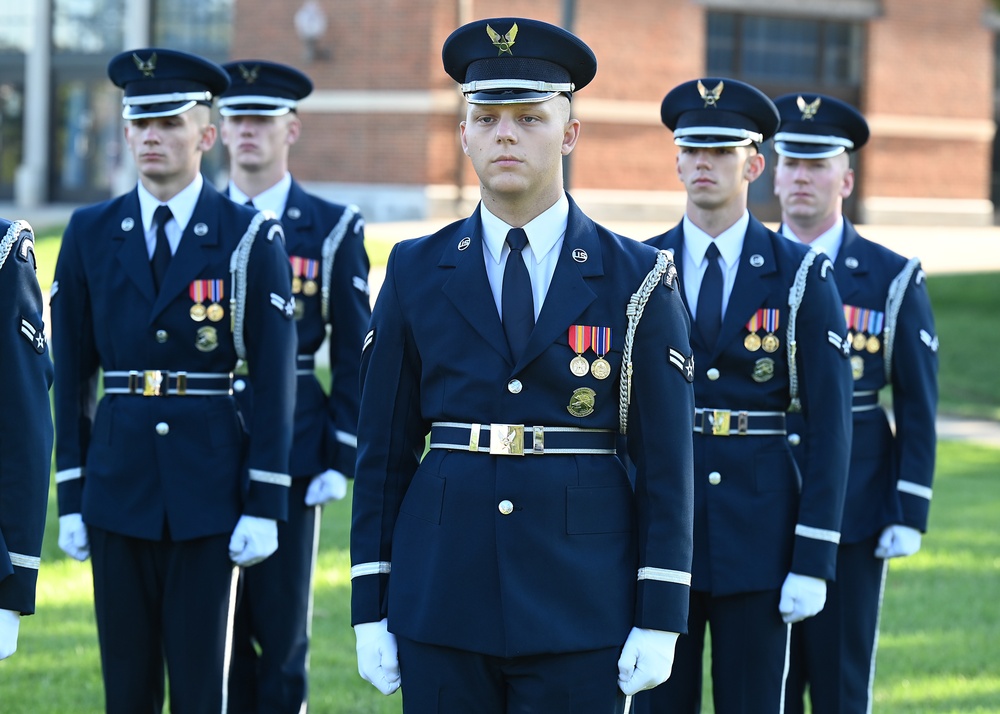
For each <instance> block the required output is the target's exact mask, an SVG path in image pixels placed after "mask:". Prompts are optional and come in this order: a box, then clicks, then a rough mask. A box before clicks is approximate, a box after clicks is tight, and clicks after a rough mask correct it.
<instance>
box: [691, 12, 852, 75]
mask: <svg viewBox="0 0 1000 714" xmlns="http://www.w3.org/2000/svg"><path fill="white" fill-rule="evenodd" d="M863 34H864V33H863V26H862V25H861V24H860V23H856V22H838V21H832V20H815V19H801V18H788V17H768V16H761V15H741V14H738V13H731V12H709V13H708V43H707V47H708V57H707V65H706V66H707V69H708V73H709V74H710V75H723V76H726V77H739V78H741V79H743V80H745V81H747V82H750V83H751V84H755V85H777V84H796V85H799V86H801V85H804V84H808V85H809V86H814V87H815V86H822V87H826V88H830V87H850V88H854V87H856V86H857V85H858V82H859V81H860V75H861V58H862V37H863Z"/></svg>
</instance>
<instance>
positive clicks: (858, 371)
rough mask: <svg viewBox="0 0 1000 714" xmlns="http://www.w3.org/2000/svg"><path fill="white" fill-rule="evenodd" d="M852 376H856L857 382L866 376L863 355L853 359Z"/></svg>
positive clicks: (854, 356)
mask: <svg viewBox="0 0 1000 714" xmlns="http://www.w3.org/2000/svg"><path fill="white" fill-rule="evenodd" d="M851 374H852V375H854V381H855V382H856V381H858V380H859V379H861V378H862V377H864V376H865V361H864V359H863V358H862V357H861V355H853V356H852V357H851Z"/></svg>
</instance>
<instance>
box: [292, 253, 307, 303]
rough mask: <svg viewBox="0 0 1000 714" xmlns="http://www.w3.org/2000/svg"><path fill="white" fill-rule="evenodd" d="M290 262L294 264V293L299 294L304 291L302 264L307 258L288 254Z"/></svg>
mask: <svg viewBox="0 0 1000 714" xmlns="http://www.w3.org/2000/svg"><path fill="white" fill-rule="evenodd" d="M288 262H289V263H291V264H292V294H293V295H297V294H298V293H300V292H302V272H303V267H302V264H303V263H304V262H305V258H300V257H299V256H297V255H290V256H288Z"/></svg>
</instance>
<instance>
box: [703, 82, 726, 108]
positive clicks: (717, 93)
mask: <svg viewBox="0 0 1000 714" xmlns="http://www.w3.org/2000/svg"><path fill="white" fill-rule="evenodd" d="M722 88H723V82H721V81H720V82H719V83H718V84H717V85H715V88H714V89H712V90H708V89H706V88H705V85H704V84H702V83H701V80H700V79H699V80H698V94H700V95H701V98H702V99H704V100H705V106H706V107H714V106H715V105H716V102H718V101H719V97H721V96H722Z"/></svg>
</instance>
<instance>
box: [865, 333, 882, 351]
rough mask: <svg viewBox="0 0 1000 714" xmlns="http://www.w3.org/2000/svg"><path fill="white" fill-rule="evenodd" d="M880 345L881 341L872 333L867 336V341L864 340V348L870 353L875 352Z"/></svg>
mask: <svg viewBox="0 0 1000 714" xmlns="http://www.w3.org/2000/svg"><path fill="white" fill-rule="evenodd" d="M881 346H882V343H881V342H880V341H879V339H878V338H877V337H876V336H875V335H872V336H871V337H869V338H868V341H867V342H865V349H866V350H868V352H869V353H871V354H875V353H876V352H878V350H879V347H881Z"/></svg>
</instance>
